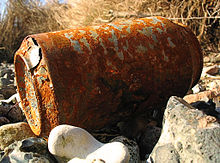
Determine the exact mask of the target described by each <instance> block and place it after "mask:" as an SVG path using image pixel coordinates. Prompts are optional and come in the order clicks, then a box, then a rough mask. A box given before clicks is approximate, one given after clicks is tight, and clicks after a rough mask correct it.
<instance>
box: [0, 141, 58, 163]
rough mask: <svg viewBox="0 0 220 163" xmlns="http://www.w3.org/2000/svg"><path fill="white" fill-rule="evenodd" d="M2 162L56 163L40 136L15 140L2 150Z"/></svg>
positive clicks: (0, 160)
mask: <svg viewBox="0 0 220 163" xmlns="http://www.w3.org/2000/svg"><path fill="white" fill-rule="evenodd" d="M0 162H2V163H15V162H16V163H19V162H21V163H34V162H35V163H57V161H56V159H55V158H54V157H53V155H51V154H50V153H49V151H48V149H47V142H46V141H45V140H43V139H41V138H28V139H25V140H22V141H16V142H14V143H13V144H11V145H10V146H8V147H7V148H5V150H4V155H3V156H2V158H1V159H0Z"/></svg>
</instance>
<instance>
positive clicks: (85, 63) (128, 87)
mask: <svg viewBox="0 0 220 163" xmlns="http://www.w3.org/2000/svg"><path fill="white" fill-rule="evenodd" d="M202 64H203V63H202V53H201V49H200V45H199V43H198V40H197V39H196V37H195V35H194V34H193V33H192V32H191V31H190V30H189V29H187V28H186V27H183V26H180V25H178V24H175V23H173V22H171V21H169V20H167V19H165V18H161V17H154V18H142V19H137V20H132V21H131V20H129V21H125V22H116V23H110V24H104V25H100V26H88V27H82V28H77V29H70V30H64V31H57V32H50V33H42V34H36V35H31V36H28V37H27V38H26V39H24V41H23V43H22V45H21V47H20V48H19V50H18V51H17V52H16V55H15V67H16V80H17V87H18V92H19V95H20V97H21V101H22V106H23V110H24V112H25V115H26V117H27V119H28V122H29V124H30V126H31V128H32V130H33V131H34V133H35V134H36V135H48V134H49V132H50V130H51V129H52V128H54V127H55V126H57V125H59V124H63V123H67V124H72V125H76V126H79V127H83V128H85V129H88V130H94V129H99V128H102V127H103V126H105V125H109V124H112V123H115V122H117V121H118V120H120V119H121V118H125V117H129V116H130V115H131V114H132V113H134V112H140V113H141V112H144V111H145V110H146V109H147V108H148V107H151V106H154V105H157V106H158V107H159V106H162V105H165V103H166V101H167V99H168V98H169V97H170V96H171V95H176V96H183V95H185V93H186V92H187V91H188V89H189V88H191V87H192V86H193V85H195V84H196V83H197V81H198V80H199V78H200V74H201V70H202ZM137 104H138V105H139V108H138V109H137V110H135V111H134V110H133V109H134V107H133V106H134V105H137Z"/></svg>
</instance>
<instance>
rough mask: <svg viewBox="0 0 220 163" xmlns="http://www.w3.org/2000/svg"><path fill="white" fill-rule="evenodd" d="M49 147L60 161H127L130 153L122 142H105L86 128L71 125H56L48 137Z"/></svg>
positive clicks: (112, 162)
mask: <svg viewBox="0 0 220 163" xmlns="http://www.w3.org/2000/svg"><path fill="white" fill-rule="evenodd" d="M48 149H49V151H50V153H51V154H53V155H54V156H55V157H56V159H57V160H58V161H60V162H64V161H70V160H71V159H72V160H71V161H70V162H72V163H73V162H76V159H77V160H78V161H79V160H81V161H83V160H84V161H86V160H87V161H88V162H89V161H91V162H92V161H94V160H99V159H101V160H103V161H105V162H106V163H108V162H109V163H127V162H128V161H129V158H130V155H129V152H128V149H127V147H126V146H125V145H124V144H122V143H120V142H112V143H106V144H103V143H101V142H99V141H98V140H96V139H95V138H94V137H93V136H92V135H91V134H90V133H88V132H87V131H86V130H84V129H82V128H79V127H75V126H70V125H59V126H57V127H55V128H54V129H53V130H52V131H51V132H50V135H49V138H48Z"/></svg>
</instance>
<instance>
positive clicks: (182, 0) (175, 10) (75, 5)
mask: <svg viewBox="0 0 220 163" xmlns="http://www.w3.org/2000/svg"><path fill="white" fill-rule="evenodd" d="M25 1H26V3H25ZM6 9H7V13H5V14H4V16H3V17H1V19H0V34H1V35H0V55H3V54H6V55H7V56H8V57H9V58H12V57H13V54H14V52H15V51H16V50H17V49H18V48H19V46H20V44H21V41H22V40H23V38H24V37H25V36H27V35H29V34H34V33H41V32H48V31H56V30H61V29H65V28H74V27H75V26H84V25H94V24H101V23H108V22H112V21H118V20H123V19H133V18H138V17H145V16H155V15H160V16H164V17H167V18H178V19H176V21H178V22H181V23H183V24H186V25H188V26H189V27H190V28H191V29H192V30H193V31H194V33H195V34H196V35H197V37H198V39H199V40H200V41H201V43H202V44H203V47H204V49H206V50H211V51H219V50H220V47H219V46H220V45H218V44H219V38H220V36H219V35H220V29H219V18H218V19H217V18H211V17H219V16H220V0H192V1H191V0H68V3H67V4H59V3H58V1H57V0H48V3H46V5H42V4H41V3H39V0H8V3H7V8H6ZM198 17H200V18H199V19H198ZM202 17H206V18H202ZM207 17H209V18H207Z"/></svg>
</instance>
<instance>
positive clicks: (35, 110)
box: [15, 54, 41, 135]
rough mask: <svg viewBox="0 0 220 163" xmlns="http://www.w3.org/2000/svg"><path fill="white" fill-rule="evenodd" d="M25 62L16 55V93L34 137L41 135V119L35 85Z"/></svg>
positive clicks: (21, 57)
mask: <svg viewBox="0 0 220 163" xmlns="http://www.w3.org/2000/svg"><path fill="white" fill-rule="evenodd" d="M27 63H28V62H27V60H26V59H25V58H24V57H23V56H21V55H19V54H16V56H15V71H16V75H15V76H16V82H17V88H18V93H19V96H20V99H21V104H22V109H23V111H24V113H25V116H26V118H27V121H28V123H29V125H30V127H31V129H32V131H33V132H34V133H35V134H36V135H40V133H41V119H40V113H39V110H40V109H39V104H38V99H37V95H36V92H37V91H35V89H36V88H35V84H34V80H33V78H32V72H31V69H30V67H29V65H28V64H27Z"/></svg>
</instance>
